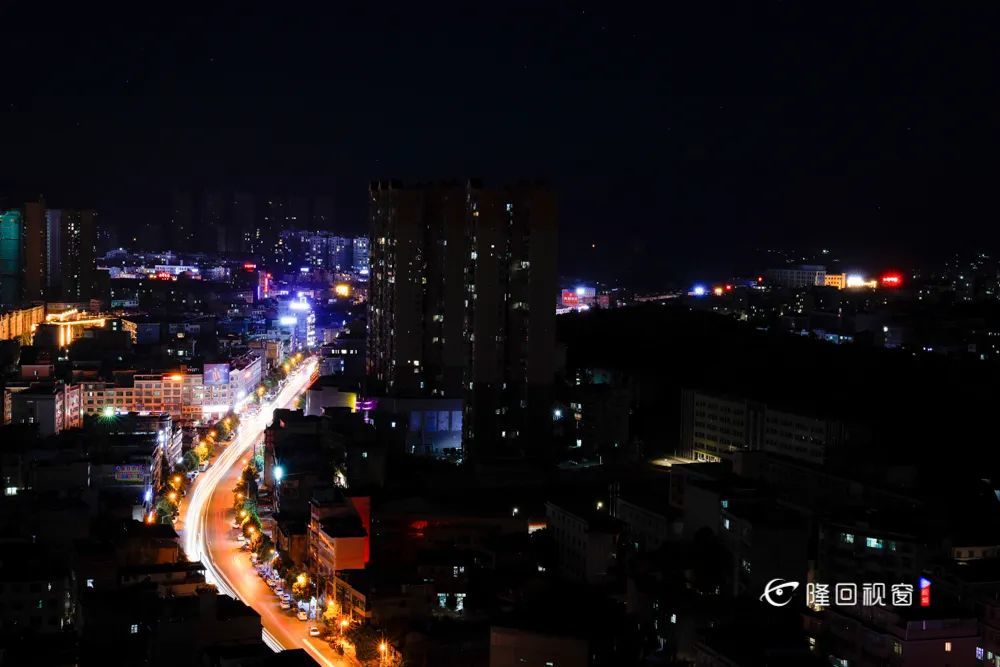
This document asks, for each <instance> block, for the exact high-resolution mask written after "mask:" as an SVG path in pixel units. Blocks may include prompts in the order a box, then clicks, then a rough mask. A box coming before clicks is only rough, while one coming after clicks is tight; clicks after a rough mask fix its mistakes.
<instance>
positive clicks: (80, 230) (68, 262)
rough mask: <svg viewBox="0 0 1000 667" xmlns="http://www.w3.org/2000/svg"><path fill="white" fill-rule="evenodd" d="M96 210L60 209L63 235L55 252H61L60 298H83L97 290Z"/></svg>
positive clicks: (80, 299) (69, 299) (77, 299)
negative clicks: (95, 282) (95, 281)
mask: <svg viewBox="0 0 1000 667" xmlns="http://www.w3.org/2000/svg"><path fill="white" fill-rule="evenodd" d="M96 217H97V216H96V214H95V213H94V211H90V210H69V209H63V210H62V211H60V215H59V223H60V239H59V247H57V249H56V252H58V254H59V255H60V256H61V259H60V264H61V275H60V276H59V278H60V281H61V289H60V291H59V298H61V299H64V300H68V301H83V300H86V299H89V298H90V297H91V296H93V293H94V280H95V277H96V273H97V269H96V258H95V256H94V245H95V244H96V243H97V237H96Z"/></svg>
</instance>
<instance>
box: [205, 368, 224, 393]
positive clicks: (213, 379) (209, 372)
mask: <svg viewBox="0 0 1000 667" xmlns="http://www.w3.org/2000/svg"><path fill="white" fill-rule="evenodd" d="M204 372H205V380H204V384H205V386H206V387H213V386H217V385H220V384H229V364H205V369H204Z"/></svg>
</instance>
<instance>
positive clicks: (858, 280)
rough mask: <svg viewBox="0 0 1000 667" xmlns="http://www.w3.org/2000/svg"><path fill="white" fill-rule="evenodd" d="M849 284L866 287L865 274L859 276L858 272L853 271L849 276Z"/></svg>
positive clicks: (849, 285) (850, 285)
mask: <svg viewBox="0 0 1000 667" xmlns="http://www.w3.org/2000/svg"><path fill="white" fill-rule="evenodd" d="M847 286H848V287H864V286H865V278H864V276H859V275H858V274H856V273H852V274H851V275H849V276H847Z"/></svg>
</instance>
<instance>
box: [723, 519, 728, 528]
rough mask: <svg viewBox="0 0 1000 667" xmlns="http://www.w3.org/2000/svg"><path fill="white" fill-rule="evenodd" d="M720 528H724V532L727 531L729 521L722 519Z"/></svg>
mask: <svg viewBox="0 0 1000 667" xmlns="http://www.w3.org/2000/svg"><path fill="white" fill-rule="evenodd" d="M722 526H723V527H724V528H725V529H726V530H729V519H723V520H722Z"/></svg>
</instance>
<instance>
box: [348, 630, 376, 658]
mask: <svg viewBox="0 0 1000 667" xmlns="http://www.w3.org/2000/svg"><path fill="white" fill-rule="evenodd" d="M347 638H348V640H350V642H351V643H352V644H354V651H355V653H356V654H357V656H358V660H361V661H365V660H371V659H372V658H375V657H378V645H379V644H380V643H381V642H382V636H381V635H380V634H379V633H378V631H377V630H376V629H375V628H374V627H372V626H371V625H368V624H367V623H361V624H357V625H352V626H351V627H350V628H348V630H347Z"/></svg>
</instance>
